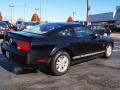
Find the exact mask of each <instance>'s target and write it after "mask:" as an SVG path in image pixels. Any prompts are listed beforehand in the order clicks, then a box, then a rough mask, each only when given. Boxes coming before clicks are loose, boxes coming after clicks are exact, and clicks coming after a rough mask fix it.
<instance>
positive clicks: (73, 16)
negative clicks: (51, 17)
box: [72, 12, 76, 21]
mask: <svg viewBox="0 0 120 90" xmlns="http://www.w3.org/2000/svg"><path fill="white" fill-rule="evenodd" d="M72 14H73V21H74V19H75V14H76V12H72Z"/></svg>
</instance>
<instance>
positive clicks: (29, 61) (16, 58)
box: [1, 43, 48, 67]
mask: <svg viewBox="0 0 120 90" xmlns="http://www.w3.org/2000/svg"><path fill="white" fill-rule="evenodd" d="M1 49H2V53H3V55H4V56H5V57H6V58H7V59H8V60H10V61H12V62H13V63H15V64H17V65H19V66H21V67H39V66H46V65H48V58H45V57H40V56H38V55H40V54H37V53H36V52H33V51H32V52H22V51H20V50H17V49H15V48H13V47H12V46H10V45H8V44H7V43H2V44H1ZM38 59H39V60H40V59H44V60H46V62H37V60H38Z"/></svg>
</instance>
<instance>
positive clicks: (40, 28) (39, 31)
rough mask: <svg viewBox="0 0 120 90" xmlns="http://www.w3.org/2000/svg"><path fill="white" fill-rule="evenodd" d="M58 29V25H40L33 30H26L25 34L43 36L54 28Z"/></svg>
mask: <svg viewBox="0 0 120 90" xmlns="http://www.w3.org/2000/svg"><path fill="white" fill-rule="evenodd" d="M58 27H60V25H57V24H56V25H55V24H42V25H37V26H35V27H33V28H30V29H28V30H26V32H31V33H36V34H44V33H47V32H49V31H51V30H53V29H55V28H58Z"/></svg>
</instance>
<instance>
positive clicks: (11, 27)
mask: <svg viewBox="0 0 120 90" xmlns="http://www.w3.org/2000/svg"><path fill="white" fill-rule="evenodd" d="M2 22H4V23H6V24H7V25H8V27H9V29H13V26H14V25H13V24H11V23H10V22H9V21H2Z"/></svg>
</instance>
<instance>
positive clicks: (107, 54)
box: [104, 44, 113, 58]
mask: <svg viewBox="0 0 120 90" xmlns="http://www.w3.org/2000/svg"><path fill="white" fill-rule="evenodd" d="M112 48H113V47H112V45H111V44H108V45H107V46H106V49H105V54H104V57H105V58H109V57H111V55H112Z"/></svg>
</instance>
